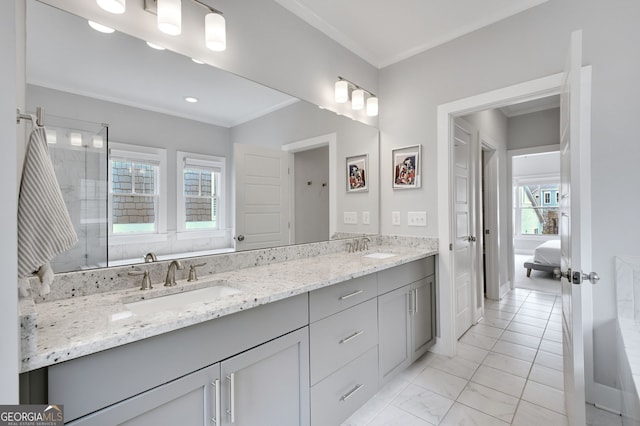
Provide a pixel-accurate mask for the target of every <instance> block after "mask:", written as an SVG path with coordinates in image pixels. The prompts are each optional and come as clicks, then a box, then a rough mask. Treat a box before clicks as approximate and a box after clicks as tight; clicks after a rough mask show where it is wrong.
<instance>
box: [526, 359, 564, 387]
mask: <svg viewBox="0 0 640 426" xmlns="http://www.w3.org/2000/svg"><path fill="white" fill-rule="evenodd" d="M529 380H533V381H534V382H538V383H541V384H543V385H547V386H551V387H552V388H555V389H558V390H564V375H563V374H562V372H561V371H558V370H554V369H553V368H549V367H545V366H542V365H539V364H534V365H533V367H531V373H529Z"/></svg>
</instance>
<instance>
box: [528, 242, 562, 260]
mask: <svg viewBox="0 0 640 426" xmlns="http://www.w3.org/2000/svg"><path fill="white" fill-rule="evenodd" d="M533 261H534V262H535V263H542V264H544V265H557V266H559V265H560V240H549V241H547V242H546V243H542V244H540V245H539V246H538V247H536V250H535V251H534V253H533Z"/></svg>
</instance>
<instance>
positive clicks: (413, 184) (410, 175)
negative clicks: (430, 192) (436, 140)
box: [391, 145, 422, 188]
mask: <svg viewBox="0 0 640 426" xmlns="http://www.w3.org/2000/svg"><path fill="white" fill-rule="evenodd" d="M421 152H422V146H421V145H413V146H407V147H405V148H398V149H394V150H392V151H391V156H392V158H393V171H392V176H393V188H420V184H421V182H420V161H421V159H420V154H421Z"/></svg>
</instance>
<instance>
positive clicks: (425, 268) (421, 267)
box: [378, 256, 436, 294]
mask: <svg viewBox="0 0 640 426" xmlns="http://www.w3.org/2000/svg"><path fill="white" fill-rule="evenodd" d="M435 270H436V263H435V256H429V257H427V258H425V259H420V260H415V261H413V262H410V263H405V264H404V265H400V266H396V267H395V268H390V269H385V270H384V271H380V272H378V294H385V293H387V292H389V291H392V290H395V289H397V288H400V287H402V286H405V285H407V284H411V283H412V282H414V281H418V280H419V279H421V278H424V277H427V276H429V275H433V274H434V273H435Z"/></svg>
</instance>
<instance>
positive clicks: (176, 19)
mask: <svg viewBox="0 0 640 426" xmlns="http://www.w3.org/2000/svg"><path fill="white" fill-rule="evenodd" d="M158 29H159V30H160V31H162V32H163V33H165V34H169V35H178V34H180V33H181V32H182V2H181V0H158Z"/></svg>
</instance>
